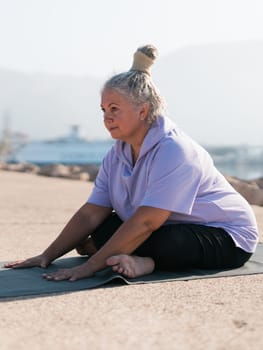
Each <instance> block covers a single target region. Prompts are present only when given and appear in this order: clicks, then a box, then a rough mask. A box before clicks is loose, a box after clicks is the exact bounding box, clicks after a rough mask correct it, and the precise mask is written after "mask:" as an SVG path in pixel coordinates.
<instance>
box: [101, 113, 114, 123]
mask: <svg viewBox="0 0 263 350" xmlns="http://www.w3.org/2000/svg"><path fill="white" fill-rule="evenodd" d="M103 119H104V121H105V122H109V121H110V122H111V121H113V117H112V115H111V113H108V112H104V115H103Z"/></svg>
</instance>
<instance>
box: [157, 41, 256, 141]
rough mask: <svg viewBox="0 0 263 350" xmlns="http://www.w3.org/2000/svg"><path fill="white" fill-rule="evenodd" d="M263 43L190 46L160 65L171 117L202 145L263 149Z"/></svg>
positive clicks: (160, 80) (159, 79)
mask: <svg viewBox="0 0 263 350" xmlns="http://www.w3.org/2000/svg"><path fill="white" fill-rule="evenodd" d="M262 62H263V42H235V43H222V44H211V45H204V46H198V47H189V48H185V49H181V50H178V51H176V52H175V53H173V54H170V55H168V56H166V57H164V58H163V59H161V60H160V62H158V64H157V65H156V70H155V71H154V74H155V75H156V84H157V85H158V86H159V88H160V90H161V93H162V94H163V95H164V96H165V97H166V100H167V106H168V114H169V116H170V117H171V118H172V119H173V120H175V121H176V122H177V124H179V125H180V126H181V127H183V129H184V130H185V131H186V132H187V133H189V134H190V135H192V136H193V137H194V138H195V139H197V140H198V141H199V142H201V143H203V144H240V143H242V144H261V145H262V144H263V138H262V131H263V64H262Z"/></svg>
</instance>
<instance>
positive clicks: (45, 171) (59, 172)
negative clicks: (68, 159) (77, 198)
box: [38, 164, 71, 178]
mask: <svg viewBox="0 0 263 350" xmlns="http://www.w3.org/2000/svg"><path fill="white" fill-rule="evenodd" d="M38 175H44V176H51V177H64V178H70V176H71V172H70V169H69V167H67V166H66V165H62V164H49V165H45V166H43V167H41V168H40V170H39V172H38Z"/></svg>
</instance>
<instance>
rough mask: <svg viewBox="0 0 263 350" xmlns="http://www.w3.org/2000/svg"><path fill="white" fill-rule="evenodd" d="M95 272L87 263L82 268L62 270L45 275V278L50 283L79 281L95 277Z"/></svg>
mask: <svg viewBox="0 0 263 350" xmlns="http://www.w3.org/2000/svg"><path fill="white" fill-rule="evenodd" d="M93 274H94V272H93V271H92V270H91V268H90V267H89V265H88V264H87V263H84V264H82V265H80V266H77V267H73V268H71V269H61V270H58V271H56V272H52V273H45V274H43V277H44V278H45V279H47V280H49V281H63V280H69V281H77V280H79V279H82V278H87V277H91V276H93Z"/></svg>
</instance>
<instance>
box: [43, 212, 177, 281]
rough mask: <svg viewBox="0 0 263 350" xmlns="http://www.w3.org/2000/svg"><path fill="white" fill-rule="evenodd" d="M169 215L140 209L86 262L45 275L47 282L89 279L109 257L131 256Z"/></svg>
mask: <svg viewBox="0 0 263 350" xmlns="http://www.w3.org/2000/svg"><path fill="white" fill-rule="evenodd" d="M169 215H170V211H167V210H163V209H158V208H152V207H140V208H139V209H137V211H136V212H135V214H134V215H132V216H131V217H130V218H129V219H128V220H127V221H125V222H124V223H123V224H122V225H121V226H120V227H119V229H118V230H117V231H116V232H115V233H114V234H113V236H112V237H111V238H110V239H109V240H108V241H107V242H106V243H105V245H104V246H103V247H101V248H100V249H99V250H98V251H97V253H95V254H94V255H92V256H91V257H90V258H89V260H88V261H87V262H85V263H84V264H82V265H80V266H78V267H76V268H73V269H66V270H59V271H58V272H56V273H52V274H50V275H49V274H47V275H45V277H46V278H47V279H49V280H64V279H69V280H71V281H75V280H77V279H80V278H85V277H90V276H92V275H93V274H94V273H95V272H97V271H99V270H101V269H103V268H105V267H106V266H107V265H106V260H107V259H108V258H109V257H111V256H113V255H117V254H131V253H132V252H133V251H134V250H135V249H136V248H137V247H138V246H139V245H141V244H142V243H143V242H144V241H145V240H146V239H147V238H148V237H149V236H150V235H151V233H152V232H153V231H155V230H157V229H158V228H159V227H160V226H161V225H162V224H163V223H164V222H165V221H166V220H167V219H168V217H169Z"/></svg>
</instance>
